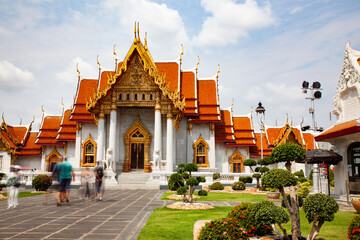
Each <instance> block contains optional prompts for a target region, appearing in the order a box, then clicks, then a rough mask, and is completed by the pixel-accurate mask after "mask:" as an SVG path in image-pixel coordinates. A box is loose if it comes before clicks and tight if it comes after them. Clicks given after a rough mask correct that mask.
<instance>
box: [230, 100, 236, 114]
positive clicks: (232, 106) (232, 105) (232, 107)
mask: <svg viewBox="0 0 360 240" xmlns="http://www.w3.org/2000/svg"><path fill="white" fill-rule="evenodd" d="M234 104H235V102H234V99H232V104H231V114H233V109H234Z"/></svg>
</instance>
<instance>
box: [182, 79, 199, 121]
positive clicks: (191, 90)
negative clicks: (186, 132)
mask: <svg viewBox="0 0 360 240" xmlns="http://www.w3.org/2000/svg"><path fill="white" fill-rule="evenodd" d="M180 76H181V78H180V79H181V82H180V86H181V87H180V93H181V96H183V97H185V111H184V114H185V115H194V114H195V115H196V114H197V113H198V109H197V95H196V91H195V90H196V79H195V73H194V72H181V73H180Z"/></svg>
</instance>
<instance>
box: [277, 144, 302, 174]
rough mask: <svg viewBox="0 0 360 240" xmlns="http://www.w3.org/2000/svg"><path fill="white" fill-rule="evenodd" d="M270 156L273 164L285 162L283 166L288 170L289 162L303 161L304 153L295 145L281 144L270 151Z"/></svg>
mask: <svg viewBox="0 0 360 240" xmlns="http://www.w3.org/2000/svg"><path fill="white" fill-rule="evenodd" d="M270 156H271V158H272V159H273V160H274V162H277V163H278V162H286V164H285V166H286V168H287V169H288V170H290V166H291V162H293V161H295V162H298V161H301V160H304V159H305V158H306V152H305V150H304V149H303V148H302V147H301V146H300V145H298V144H296V143H282V144H280V145H278V146H276V147H275V148H274V149H273V150H272V151H271V155H270Z"/></svg>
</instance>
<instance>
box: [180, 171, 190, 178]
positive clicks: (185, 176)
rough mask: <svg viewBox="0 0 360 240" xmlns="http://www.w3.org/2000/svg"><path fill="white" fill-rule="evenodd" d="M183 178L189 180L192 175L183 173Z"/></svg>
mask: <svg viewBox="0 0 360 240" xmlns="http://www.w3.org/2000/svg"><path fill="white" fill-rule="evenodd" d="M181 177H182V178H183V179H189V177H190V175H189V173H187V172H183V173H181Z"/></svg>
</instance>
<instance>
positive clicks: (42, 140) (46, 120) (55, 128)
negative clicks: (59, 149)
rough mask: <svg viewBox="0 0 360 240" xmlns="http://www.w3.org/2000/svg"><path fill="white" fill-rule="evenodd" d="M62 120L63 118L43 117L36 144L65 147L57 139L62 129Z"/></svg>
mask: <svg viewBox="0 0 360 240" xmlns="http://www.w3.org/2000/svg"><path fill="white" fill-rule="evenodd" d="M61 120H62V116H46V117H44V116H43V120H42V122H41V126H40V130H39V134H38V136H37V139H36V141H35V143H36V144H39V145H55V146H57V145H59V146H63V145H65V144H64V143H62V142H59V141H58V140H57V139H56V137H57V136H58V132H59V129H60V123H61Z"/></svg>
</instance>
